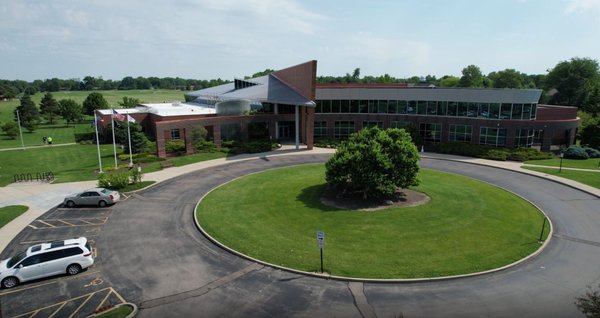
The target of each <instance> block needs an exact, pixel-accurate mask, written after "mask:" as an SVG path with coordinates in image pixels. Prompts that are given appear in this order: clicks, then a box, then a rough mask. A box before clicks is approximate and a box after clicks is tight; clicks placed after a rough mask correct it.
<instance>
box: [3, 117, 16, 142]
mask: <svg viewBox="0 0 600 318" xmlns="http://www.w3.org/2000/svg"><path fill="white" fill-rule="evenodd" d="M2 131H4V133H5V134H6V136H8V138H10V139H17V135H18V134H19V126H17V123H15V122H14V121H8V122H6V123H4V125H2Z"/></svg>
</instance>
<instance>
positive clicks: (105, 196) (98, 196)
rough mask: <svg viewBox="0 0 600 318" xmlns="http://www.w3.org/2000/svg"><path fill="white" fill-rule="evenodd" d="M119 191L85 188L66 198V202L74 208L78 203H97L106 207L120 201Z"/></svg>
mask: <svg viewBox="0 0 600 318" xmlns="http://www.w3.org/2000/svg"><path fill="white" fill-rule="evenodd" d="M120 197H121V195H119V192H117V191H113V190H109V189H105V188H93V189H89V190H85V191H84V192H81V193H76V194H72V195H70V196H68V197H66V198H65V200H64V202H63V203H64V204H65V205H66V206H67V207H69V208H72V207H74V206H76V205H97V206H100V207H105V206H107V205H109V204H115V203H116V202H117V201H119V198H120Z"/></svg>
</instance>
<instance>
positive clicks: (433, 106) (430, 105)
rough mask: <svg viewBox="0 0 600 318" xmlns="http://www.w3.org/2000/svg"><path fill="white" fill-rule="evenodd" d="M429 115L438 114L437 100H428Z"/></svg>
mask: <svg viewBox="0 0 600 318" xmlns="http://www.w3.org/2000/svg"><path fill="white" fill-rule="evenodd" d="M427 115H437V102H434V101H428V102H427Z"/></svg>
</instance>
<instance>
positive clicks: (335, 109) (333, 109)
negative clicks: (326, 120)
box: [331, 99, 341, 113]
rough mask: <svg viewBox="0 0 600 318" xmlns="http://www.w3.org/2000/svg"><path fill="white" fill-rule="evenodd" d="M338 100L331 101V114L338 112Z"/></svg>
mask: <svg viewBox="0 0 600 318" xmlns="http://www.w3.org/2000/svg"><path fill="white" fill-rule="evenodd" d="M340 104H341V103H340V100H339V99H334V100H332V101H331V112H332V113H339V112H340Z"/></svg>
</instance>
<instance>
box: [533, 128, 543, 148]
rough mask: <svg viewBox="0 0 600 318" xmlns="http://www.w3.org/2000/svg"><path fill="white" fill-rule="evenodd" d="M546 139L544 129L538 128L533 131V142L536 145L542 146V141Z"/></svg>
mask: <svg viewBox="0 0 600 318" xmlns="http://www.w3.org/2000/svg"><path fill="white" fill-rule="evenodd" d="M543 140H544V130H543V129H539V130H538V129H536V130H534V131H533V144H534V145H536V146H540V145H541V144H542V141H543Z"/></svg>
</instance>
